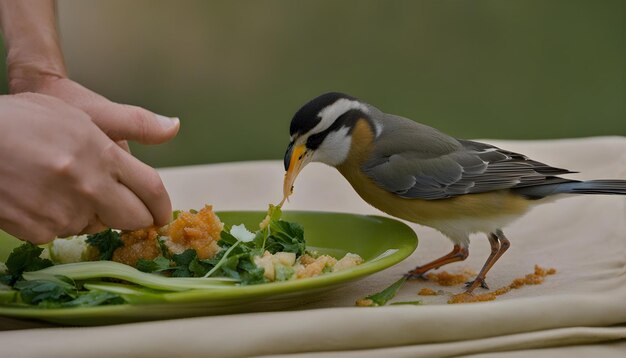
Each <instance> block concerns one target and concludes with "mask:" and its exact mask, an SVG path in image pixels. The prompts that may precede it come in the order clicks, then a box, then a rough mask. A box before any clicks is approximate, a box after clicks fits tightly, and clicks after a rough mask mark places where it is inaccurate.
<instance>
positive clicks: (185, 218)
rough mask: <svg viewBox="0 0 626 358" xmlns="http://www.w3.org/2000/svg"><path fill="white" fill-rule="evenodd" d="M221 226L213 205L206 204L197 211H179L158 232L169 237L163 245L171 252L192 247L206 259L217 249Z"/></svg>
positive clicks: (201, 257)
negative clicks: (175, 216)
mask: <svg viewBox="0 0 626 358" xmlns="http://www.w3.org/2000/svg"><path fill="white" fill-rule="evenodd" d="M223 228H224V224H223V223H222V222H221V221H220V219H219V218H218V217H217V215H215V213H214V212H213V207H212V206H210V205H206V206H205V207H204V208H203V209H202V210H200V211H199V212H197V213H192V212H181V213H180V214H179V215H178V217H177V218H176V220H174V221H172V222H171V223H170V224H169V225H167V226H164V227H163V228H162V229H161V230H160V233H161V235H163V236H167V237H169V239H168V240H166V241H165V245H166V246H167V248H168V249H169V250H170V251H171V252H172V253H175V254H179V253H182V252H183V251H185V250H187V249H194V250H195V251H196V253H197V254H198V258H200V259H208V258H211V257H213V256H215V254H216V253H217V252H218V251H219V247H218V246H217V241H219V239H220V233H221V232H222V229H223Z"/></svg>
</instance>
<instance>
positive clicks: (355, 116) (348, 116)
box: [306, 109, 368, 150]
mask: <svg viewBox="0 0 626 358" xmlns="http://www.w3.org/2000/svg"><path fill="white" fill-rule="evenodd" d="M361 118H364V119H367V118H368V117H367V115H366V114H365V113H363V112H362V111H360V110H358V109H351V110H349V111H348V112H346V113H344V114H342V115H341V116H339V118H337V120H336V121H335V122H334V123H333V124H332V125H331V126H330V127H328V128H327V129H326V130H324V131H322V132H319V133H315V134H312V135H311V136H310V137H309V138H308V139H307V141H306V147H307V148H308V149H311V150H316V149H317V148H319V146H320V145H321V144H322V142H323V141H324V139H325V138H326V136H327V135H328V133H330V132H333V131H336V130H338V129H340V128H341V127H347V128H348V133H352V130H353V129H354V125H355V124H356V122H357V121H358V120H359V119H361Z"/></svg>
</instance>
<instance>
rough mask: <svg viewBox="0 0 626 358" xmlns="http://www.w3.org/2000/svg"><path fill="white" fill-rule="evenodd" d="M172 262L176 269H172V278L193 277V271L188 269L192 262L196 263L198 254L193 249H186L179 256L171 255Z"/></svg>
mask: <svg viewBox="0 0 626 358" xmlns="http://www.w3.org/2000/svg"><path fill="white" fill-rule="evenodd" d="M172 260H173V261H174V263H176V267H174V271H173V272H172V276H173V277H193V276H194V274H193V271H192V270H191V269H190V265H191V264H192V262H194V260H195V261H196V262H197V261H198V254H197V253H196V250H194V249H187V250H185V251H183V252H182V253H180V254H174V255H172Z"/></svg>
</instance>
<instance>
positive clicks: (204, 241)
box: [0, 205, 363, 308]
mask: <svg viewBox="0 0 626 358" xmlns="http://www.w3.org/2000/svg"><path fill="white" fill-rule="evenodd" d="M281 215H282V213H281V210H280V207H279V206H272V205H270V208H269V210H268V214H267V217H266V218H265V219H264V220H263V223H262V224H261V225H260V226H259V227H260V228H259V229H258V230H256V231H254V232H251V231H249V230H248V228H246V227H245V225H243V224H241V225H233V226H232V227H225V225H224V224H223V223H222V222H221V221H220V219H219V217H218V216H217V215H216V214H215V213H214V212H213V208H212V207H211V206H209V205H207V206H205V207H204V208H202V209H201V210H199V211H195V210H190V211H179V212H175V213H174V215H173V220H172V221H171V222H170V223H169V224H168V225H165V226H163V227H160V228H159V227H148V228H144V229H141V230H135V231H122V232H119V231H115V230H110V229H109V230H106V231H103V232H100V233H98V234H95V235H83V236H76V237H72V238H66V239H56V240H54V241H53V242H52V243H51V244H49V245H48V246H47V247H45V248H41V247H37V246H35V245H32V244H30V243H25V244H23V245H22V246H19V247H18V248H16V249H15V250H14V251H13V252H12V253H11V255H10V256H9V258H8V259H7V262H6V267H5V268H4V270H3V269H1V268H0V282H2V283H3V284H4V287H0V304H5V305H17V306H30V307H32V305H36V306H39V307H44V308H48V307H53V308H54V307H57V308H58V307H75V306H83V307H84V306H94V305H101V304H117V303H124V302H131V303H133V302H144V301H150V300H154V290H157V291H158V292H162V293H163V292H165V293H167V292H175V291H184V290H190V289H220V288H224V287H232V286H233V285H242V286H244V285H255V284H263V283H270V282H278V281H291V280H298V279H304V278H311V277H316V276H320V275H325V274H328V273H332V272H337V271H341V270H346V269H349V268H351V267H355V266H357V265H360V264H361V263H363V259H362V258H361V257H360V256H359V255H357V254H353V253H347V254H346V255H344V256H343V257H338V258H335V257H332V256H329V255H324V254H320V253H317V252H315V251H309V250H307V247H306V242H305V238H304V229H303V228H302V226H301V225H299V224H298V223H294V222H289V221H285V220H282V219H281ZM2 290H3V291H2Z"/></svg>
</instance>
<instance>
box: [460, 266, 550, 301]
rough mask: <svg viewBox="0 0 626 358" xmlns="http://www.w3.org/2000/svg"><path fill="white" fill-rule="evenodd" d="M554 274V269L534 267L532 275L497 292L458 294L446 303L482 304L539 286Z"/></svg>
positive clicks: (519, 279) (516, 280) (518, 279)
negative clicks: (515, 290)
mask: <svg viewBox="0 0 626 358" xmlns="http://www.w3.org/2000/svg"><path fill="white" fill-rule="evenodd" d="M554 274H556V269H554V268H550V269H547V270H546V269H544V268H543V267H541V266H539V265H535V271H534V272H533V273H529V274H528V275H526V276H524V277H521V278H516V279H514V280H513V281H512V282H511V283H510V284H509V285H508V286H504V287H500V288H498V289H497V290H494V291H492V292H488V293H483V294H480V295H474V294H471V293H465V292H463V293H459V294H457V295H453V296H452V297H451V298H450V300H448V303H450V304H455V303H473V302H484V301H493V300H495V299H496V298H497V297H498V296H501V295H504V294H505V293H508V292H510V291H511V290H513V289H518V288H520V287H522V286H525V285H539V284H541V283H543V282H544V281H545V278H546V276H548V275H554Z"/></svg>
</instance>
